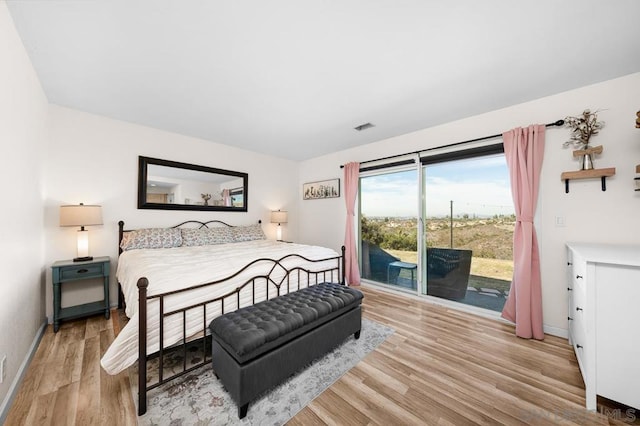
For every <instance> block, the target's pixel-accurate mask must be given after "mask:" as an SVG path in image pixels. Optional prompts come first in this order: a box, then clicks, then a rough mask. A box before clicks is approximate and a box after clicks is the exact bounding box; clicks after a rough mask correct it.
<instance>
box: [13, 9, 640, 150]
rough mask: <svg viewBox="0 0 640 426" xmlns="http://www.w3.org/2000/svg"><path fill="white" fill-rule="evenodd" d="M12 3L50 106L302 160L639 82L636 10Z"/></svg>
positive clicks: (639, 38)
mask: <svg viewBox="0 0 640 426" xmlns="http://www.w3.org/2000/svg"><path fill="white" fill-rule="evenodd" d="M6 3H7V5H8V7H9V10H10V12H11V15H12V17H13V20H14V22H15V25H16V27H17V29H18V32H19V34H20V36H21V38H22V41H23V43H24V45H25V47H26V49H27V51H28V53H29V55H30V57H31V60H32V62H33V65H34V67H35V69H36V72H37V73H38V76H39V78H40V81H41V83H42V86H43V88H44V91H45V93H46V95H47V97H48V99H49V102H51V103H53V104H57V105H62V106H65V107H70V108H75V109H78V110H82V111H87V112H90V113H95V114H100V115H104V116H107V117H112V118H115V119H120V120H125V121H128V122H132V123H138V124H142V125H146V126H151V127H155V128H159V129H164V130H168V131H172V132H176V133H180V134H184V135H189V136H194V137H198V138H203V139H206V140H210V141H214V142H219V143H223V144H227V145H232V146H237V147H240V148H244V149H248V150H252V151H256V152H262V153H266V154H270V155H274V156H278V157H282V158H288V159H292V160H304V159H308V158H313V157H316V156H320V155H323V154H326V153H330V152H334V151H338V150H341V149H346V148H350V147H354V146H358V145H361V144H365V143H369V142H373V141H377V140H381V139H384V138H388V137H391V136H396V135H400V134H404V133H408V132H411V131H415V130H418V129H423V128H427V127H431V126H434V125H438V124H442V123H446V122H449V121H453V120H457V119H461V118H464V117H469V116H472V115H476V114H480V113H483V112H487V111H492V110H495V109H499V108H503V107H507V106H510V105H513V104H517V103H521V102H525V101H528V100H532V99H537V98H540V97H543V96H548V95H551V94H554V93H558V92H562V91H566V90H570V89H574V88H577V87H581V86H585V85H588V84H592V83H596V82H600V81H604V80H608V79H611V78H615V77H619V76H622V75H626V74H631V73H634V72H638V71H640V18H639V17H640V1H637V0H610V1H607V2H604V1H601V0H564V1H557V0H537V1H535V2H534V1H527V2H522V1H513V0H484V1H478V0H462V1H460V0H448V1H434V0H343V1H329V0H323V1H321V0H312V1H306V0H271V1H264V0H235V1H234V0H224V1H219V0H144V1H143V0H48V1H44V0H32V1H24V0H8V1H7V2H6ZM570 112H572V111H568V113H570ZM366 122H371V123H373V124H374V127H372V128H370V129H368V130H364V131H362V132H358V131H356V130H354V127H356V126H358V125H360V124H363V123H366Z"/></svg>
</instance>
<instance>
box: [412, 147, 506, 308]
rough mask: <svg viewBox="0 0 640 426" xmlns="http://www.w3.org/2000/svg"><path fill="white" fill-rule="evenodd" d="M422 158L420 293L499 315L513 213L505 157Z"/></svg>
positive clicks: (504, 289)
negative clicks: (423, 248)
mask: <svg viewBox="0 0 640 426" xmlns="http://www.w3.org/2000/svg"><path fill="white" fill-rule="evenodd" d="M433 160H434V159H432V161H431V162H430V160H429V158H425V159H423V164H424V166H423V167H424V168H423V191H424V197H423V199H424V207H423V220H424V224H425V226H424V230H425V232H424V242H425V246H426V248H425V250H424V251H423V253H424V254H423V259H424V261H423V265H424V266H425V267H424V269H425V271H424V273H425V274H424V275H425V278H426V279H425V280H424V285H423V286H422V288H421V292H422V294H428V295H430V296H435V297H440V298H444V299H448V300H454V301H456V302H460V303H464V304H468V305H473V306H478V307H481V308H485V309H490V310H494V311H501V310H502V307H503V306H504V303H505V301H506V296H507V295H508V292H509V286H510V283H511V276H512V274H513V251H512V247H513V229H514V226H515V214H514V208H513V202H512V198H511V191H510V188H509V173H508V170H507V165H506V161H505V158H504V154H502V153H497V154H489V155H481V156H474V157H471V158H464V159H456V156H455V155H452V156H451V159H448V160H447V157H444V158H435V161H433Z"/></svg>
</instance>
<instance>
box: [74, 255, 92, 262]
mask: <svg viewBox="0 0 640 426" xmlns="http://www.w3.org/2000/svg"><path fill="white" fill-rule="evenodd" d="M89 260H93V256H84V257H76V258H74V259H73V261H74V262H88V261H89Z"/></svg>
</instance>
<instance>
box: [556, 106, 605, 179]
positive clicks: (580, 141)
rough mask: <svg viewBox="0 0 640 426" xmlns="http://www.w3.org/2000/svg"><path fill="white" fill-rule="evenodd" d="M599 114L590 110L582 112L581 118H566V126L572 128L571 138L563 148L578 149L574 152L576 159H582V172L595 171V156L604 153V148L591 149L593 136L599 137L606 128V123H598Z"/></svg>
mask: <svg viewBox="0 0 640 426" xmlns="http://www.w3.org/2000/svg"><path fill="white" fill-rule="evenodd" d="M597 112H598V111H596V112H591V111H590V110H588V109H585V110H584V111H582V116H581V117H566V118H565V119H564V123H565V126H567V127H570V128H571V138H570V139H569V140H568V141H566V142H565V143H564V144H563V145H562V146H564V147H565V148H566V147H568V146H570V145H571V146H573V147H574V148H578V150H577V151H573V156H574V157H580V170H591V169H593V158H592V155H593V154H600V153H602V146H597V147H590V146H589V141H590V139H591V136H594V135H597V134H598V133H599V132H600V129H602V128H603V127H604V121H598V115H597Z"/></svg>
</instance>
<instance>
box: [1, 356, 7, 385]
mask: <svg viewBox="0 0 640 426" xmlns="http://www.w3.org/2000/svg"><path fill="white" fill-rule="evenodd" d="M6 377H7V356H6V355H2V361H0V383H2V382H4V379H6Z"/></svg>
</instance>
